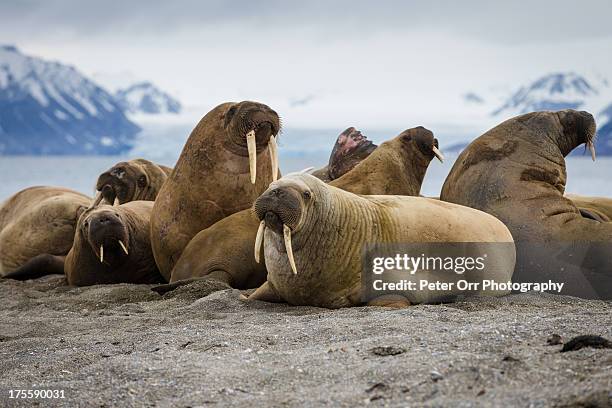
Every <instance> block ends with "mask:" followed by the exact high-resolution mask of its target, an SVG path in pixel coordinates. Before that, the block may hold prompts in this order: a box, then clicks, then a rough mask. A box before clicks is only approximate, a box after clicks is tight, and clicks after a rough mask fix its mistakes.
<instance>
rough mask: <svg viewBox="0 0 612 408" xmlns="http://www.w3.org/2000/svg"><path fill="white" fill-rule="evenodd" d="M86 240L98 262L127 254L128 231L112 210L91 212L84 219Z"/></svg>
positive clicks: (110, 260)
mask: <svg viewBox="0 0 612 408" xmlns="http://www.w3.org/2000/svg"><path fill="white" fill-rule="evenodd" d="M86 222H87V225H88V229H87V240H88V241H89V244H90V245H91V247H92V249H93V250H94V252H95V253H96V255H97V256H98V257H99V259H100V262H104V260H105V259H106V260H107V261H109V262H112V261H113V260H115V259H117V258H119V257H121V256H122V255H123V254H126V255H127V254H128V253H129V250H128V247H127V245H128V243H129V239H128V231H127V228H126V227H125V224H124V223H123V220H122V219H121V218H120V217H119V216H118V215H117V214H116V213H114V212H111V211H107V210H103V211H98V212H95V213H92V214H91V215H90V216H89V217H88V218H87V220H86Z"/></svg>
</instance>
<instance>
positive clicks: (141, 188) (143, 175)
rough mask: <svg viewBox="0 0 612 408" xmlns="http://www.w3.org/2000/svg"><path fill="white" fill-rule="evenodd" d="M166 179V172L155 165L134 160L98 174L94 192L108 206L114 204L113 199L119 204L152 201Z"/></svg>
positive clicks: (145, 161) (142, 160)
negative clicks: (95, 191)
mask: <svg viewBox="0 0 612 408" xmlns="http://www.w3.org/2000/svg"><path fill="white" fill-rule="evenodd" d="M166 178H167V174H166V172H164V170H162V168H160V167H159V166H157V165H156V164H155V163H152V162H150V161H148V160H145V159H135V160H130V161H127V162H120V163H117V164H115V165H114V166H113V167H111V168H110V169H108V170H107V171H105V172H104V173H102V174H100V176H99V177H98V181H97V182H96V190H97V191H98V192H99V194H100V196H101V198H103V199H104V201H106V203H107V204H110V205H113V204H114V203H115V199H117V201H119V204H125V203H127V202H130V201H135V200H146V201H154V200H155V198H156V197H157V193H158V192H159V189H160V188H161V185H162V184H163V182H164V181H165V179H166ZM99 201H101V200H99Z"/></svg>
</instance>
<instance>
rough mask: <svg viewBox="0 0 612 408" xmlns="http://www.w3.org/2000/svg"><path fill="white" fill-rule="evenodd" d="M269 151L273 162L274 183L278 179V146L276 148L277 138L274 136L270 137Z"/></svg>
mask: <svg viewBox="0 0 612 408" xmlns="http://www.w3.org/2000/svg"><path fill="white" fill-rule="evenodd" d="M268 149H269V150H270V161H271V162H272V181H276V180H277V179H278V146H276V137H274V135H272V136H270V142H269V143H268Z"/></svg>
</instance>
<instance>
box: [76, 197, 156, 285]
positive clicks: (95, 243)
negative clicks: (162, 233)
mask: <svg viewBox="0 0 612 408" xmlns="http://www.w3.org/2000/svg"><path fill="white" fill-rule="evenodd" d="M152 209H153V202H151V201H130V202H128V203H126V204H121V205H116V206H110V205H100V206H97V207H92V208H89V209H87V210H85V211H84V212H83V214H82V215H81V216H80V218H79V222H78V225H77V228H76V233H75V236H74V242H73V245H72V248H71V249H70V251H69V252H68V255H67V256H66V260H65V265H64V273H65V274H66V280H67V281H68V284H69V285H73V286H89V285H96V284H111V283H160V282H165V279H164V278H163V277H162V275H161V274H160V273H159V270H158V269H157V265H156V264H155V259H154V258H153V252H152V250H151V243H150V237H149V231H150V226H149V220H150V217H151V211H152Z"/></svg>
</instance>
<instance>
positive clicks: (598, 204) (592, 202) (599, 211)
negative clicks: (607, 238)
mask: <svg viewBox="0 0 612 408" xmlns="http://www.w3.org/2000/svg"><path fill="white" fill-rule="evenodd" d="M565 197H567V198H569V199H570V200H572V202H573V203H574V205H575V206H576V207H578V210H580V213H581V214H582V216H583V217H585V218H591V219H594V220H597V221H602V222H610V221H612V198H607V197H588V196H583V195H578V194H565Z"/></svg>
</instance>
